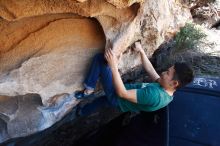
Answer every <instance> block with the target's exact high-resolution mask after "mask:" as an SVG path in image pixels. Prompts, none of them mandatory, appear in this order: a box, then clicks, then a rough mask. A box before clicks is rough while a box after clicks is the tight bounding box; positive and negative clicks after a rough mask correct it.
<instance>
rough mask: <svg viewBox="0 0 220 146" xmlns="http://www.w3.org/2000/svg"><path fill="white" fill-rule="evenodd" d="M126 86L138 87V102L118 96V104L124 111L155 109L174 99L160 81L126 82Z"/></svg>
mask: <svg viewBox="0 0 220 146" xmlns="http://www.w3.org/2000/svg"><path fill="white" fill-rule="evenodd" d="M125 88H126V89H127V90H128V89H136V97H137V103H132V102H130V101H128V100H125V99H122V98H120V97H118V104H119V107H120V109H121V111H123V112H127V111H134V112H137V111H155V110H158V109H161V108H163V107H165V106H167V105H168V104H169V103H170V102H171V101H172V100H173V96H170V95H169V94H167V92H166V91H165V90H164V89H163V88H162V87H161V86H160V84H159V83H136V84H125Z"/></svg>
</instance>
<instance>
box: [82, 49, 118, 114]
mask: <svg viewBox="0 0 220 146" xmlns="http://www.w3.org/2000/svg"><path fill="white" fill-rule="evenodd" d="M99 78H100V81H101V84H102V86H103V89H104V91H105V94H106V97H107V98H106V97H101V98H98V99H96V100H94V101H93V102H92V103H91V104H88V105H86V106H85V107H84V108H83V109H82V111H81V112H82V113H83V112H84V113H87V112H92V111H95V110H98V109H99V108H103V107H108V106H111V107H115V108H118V99H117V96H116V93H115V89H114V85H113V82H112V72H111V69H110V67H109V66H108V64H107V62H106V60H105V58H104V54H103V53H99V54H96V55H95V56H94V58H93V61H92V64H91V67H90V70H89V72H88V74H87V76H86V78H85V81H84V86H85V88H86V89H95V87H96V83H97V81H98V79H99Z"/></svg>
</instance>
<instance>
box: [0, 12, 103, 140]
mask: <svg viewBox="0 0 220 146" xmlns="http://www.w3.org/2000/svg"><path fill="white" fill-rule="evenodd" d="M0 23H1V25H0V29H1V30H2V32H1V37H0V50H1V51H0V53H1V54H0V56H1V58H0V73H1V76H0V95H4V96H5V97H7V101H9V100H10V101H11V102H7V103H8V104H9V103H10V106H9V105H8V104H4V105H3V102H1V103H0V109H8V110H13V111H14V112H12V111H11V112H12V113H8V115H9V117H7V118H6V117H5V116H4V118H1V117H3V116H0V120H1V121H2V120H3V121H4V122H0V124H1V125H0V127H3V129H4V130H3V131H2V130H1V131H0V132H1V133H0V143H2V142H4V141H6V140H8V139H11V138H16V137H20V136H27V135H30V134H33V133H36V132H38V131H42V130H44V129H46V128H48V127H50V126H52V125H53V124H54V123H56V122H57V121H59V120H60V119H61V118H63V116H65V115H66V114H67V113H69V112H70V111H71V109H72V108H73V107H74V106H76V104H77V103H78V102H77V101H75V99H73V98H74V97H73V95H72V93H73V92H74V90H75V89H77V88H81V83H82V81H83V79H84V74H85V73H86V71H87V69H88V66H89V64H90V60H91V58H92V57H93V55H94V54H95V53H97V52H100V51H102V50H104V47H105V40H106V39H105V34H104V32H103V29H102V26H101V25H100V24H99V22H98V21H97V20H96V19H94V18H86V17H82V16H78V15H75V14H53V15H52V14H46V15H42V16H35V17H27V18H22V19H18V20H16V21H6V20H4V19H2V20H1V21H0ZM29 93H36V94H29ZM22 95H24V96H22ZM2 97H3V96H2ZM2 99H3V98H2ZM4 101H6V100H4ZM50 102H53V103H50ZM4 103H5V102H4ZM0 112H2V113H0V115H1V114H2V115H5V113H7V112H4V111H0ZM9 112H10V111H9ZM6 116H7V114H6ZM7 119H8V120H7ZM5 125H6V126H5ZM6 127H7V128H6ZM1 129H2V128H1Z"/></svg>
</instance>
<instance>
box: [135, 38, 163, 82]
mask: <svg viewBox="0 0 220 146" xmlns="http://www.w3.org/2000/svg"><path fill="white" fill-rule="evenodd" d="M134 50H135V51H137V52H139V53H140V55H141V61H142V64H143V66H144V69H145V70H146V72H147V73H148V75H149V76H150V78H151V79H152V80H153V81H156V80H158V79H159V78H160V76H159V75H158V73H157V72H156V70H155V69H154V67H153V65H152V64H151V62H150V60H149V59H148V57H147V56H146V54H145V52H144V49H143V48H142V46H141V44H140V42H136V43H135V48H134Z"/></svg>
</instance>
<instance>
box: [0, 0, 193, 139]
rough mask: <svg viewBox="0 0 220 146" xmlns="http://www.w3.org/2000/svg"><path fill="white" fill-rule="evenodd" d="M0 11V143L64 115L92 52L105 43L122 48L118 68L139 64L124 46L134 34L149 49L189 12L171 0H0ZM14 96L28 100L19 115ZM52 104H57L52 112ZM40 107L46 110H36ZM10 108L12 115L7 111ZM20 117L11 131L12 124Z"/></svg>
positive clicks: (150, 53)
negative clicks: (25, 115)
mask: <svg viewBox="0 0 220 146" xmlns="http://www.w3.org/2000/svg"><path fill="white" fill-rule="evenodd" d="M0 17H1V18H0V30H1V34H0V95H2V96H1V99H2V100H6V99H8V98H12V99H13V100H12V103H14V102H15V104H12V103H10V104H9V105H8V106H7V108H8V109H9V111H11V112H12V113H4V112H5V111H4V110H2V109H5V108H1V107H2V106H3V104H1V105H0V109H1V111H0V113H1V116H0V123H2V124H0V125H1V127H2V126H3V127H4V128H3V130H1V131H0V136H1V137H0V142H2V141H5V140H6V139H8V138H13V137H18V136H25V135H29V134H32V133H34V132H37V131H40V130H42V129H44V128H47V127H49V126H51V125H52V124H53V123H55V122H56V121H58V120H59V119H60V118H62V117H63V116H64V115H66V114H67V113H68V111H69V110H70V109H71V108H72V107H74V106H75V105H76V104H77V103H78V101H75V100H74V99H73V98H72V96H73V95H72V93H73V92H74V91H75V90H76V89H78V88H81V86H82V81H83V79H84V76H85V73H86V71H87V70H88V66H89V62H90V60H91V58H92V56H93V55H94V54H95V53H96V52H98V51H101V50H103V51H104V48H107V47H108V46H110V44H112V45H113V50H114V51H115V52H116V53H117V54H120V53H124V55H123V57H122V61H121V62H120V71H121V72H122V73H125V72H127V71H128V70H129V69H131V68H133V67H135V66H137V65H139V64H140V60H139V59H138V57H137V55H136V54H135V53H133V52H132V51H130V50H129V46H130V45H131V44H132V43H133V42H134V41H136V40H138V39H140V40H141V43H142V45H143V46H144V48H145V51H146V53H147V55H148V56H150V55H152V53H153V52H154V51H155V50H156V48H157V47H158V46H159V45H160V44H161V43H162V42H163V41H164V40H166V39H167V38H169V37H171V36H173V34H175V32H176V31H177V30H178V28H179V27H180V26H182V25H184V23H185V22H186V21H187V20H188V19H190V18H191V15H190V13H189V10H188V9H186V8H184V7H182V5H181V4H179V3H177V2H176V1H175V0H166V1H164V0H159V1H154V0H146V1H141V0H136V1H125V0H120V1H114V0H107V1H105V0H50V1H48V0H38V1H34V0H19V1H16V0H0ZM26 94H27V97H26ZM36 94H38V96H33V97H32V96H31V95H36ZM24 97H25V98H24ZM65 97H66V98H65ZM67 97H69V98H67ZM28 98H30V99H28ZM35 98H37V99H35ZM40 99H41V102H42V103H41V102H40ZM70 99H72V100H71V102H70ZM20 100H22V101H24V102H27V103H29V105H30V106H31V105H33V108H31V113H32V114H28V115H27V118H26V117H24V114H26V111H28V110H29V108H28V106H27V104H26V103H25V104H22V107H19V108H18V109H15V108H16V106H18V105H19V103H17V102H16V101H20ZM32 100H33V101H32ZM61 103H62V105H65V104H68V103H69V104H68V108H67V107H66V106H56V105H59V104H61ZM54 107H56V108H55V109H56V110H55V111H59V112H58V113H57V114H55V115H53V113H56V112H54ZM45 108H46V109H47V110H46V111H47V112H50V113H51V114H50V115H51V116H45V115H44V114H45V113H47V112H46V111H42V110H43V109H45ZM39 109H40V112H39ZM68 109H69V110H68ZM13 110H15V111H13ZM14 112H16V113H18V114H16V116H11V114H12V115H14ZM20 112H21V113H23V114H19V113H20ZM34 117H38V118H37V119H38V120H34V121H36V122H37V124H39V123H40V122H39V121H41V120H47V122H48V123H47V122H46V124H43V127H37V126H36V125H37V124H36V125H35V123H32V124H30V123H29V122H28V119H34ZM55 117H59V118H55ZM7 119H10V120H9V121H10V122H13V124H11V123H10V122H9V121H8V120H7ZM32 121H33V120H32ZM21 123H22V124H24V125H23V126H21V128H20V129H19V128H17V131H16V134H11V133H10V131H13V128H14V130H16V127H13V125H19V124H20V125H22V124H21ZM6 125H7V126H6ZM25 125H26V127H29V128H28V130H27V129H26V130H25V128H23V127H24V126H25ZM35 126H36V127H35ZM1 129H2V128H1Z"/></svg>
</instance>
